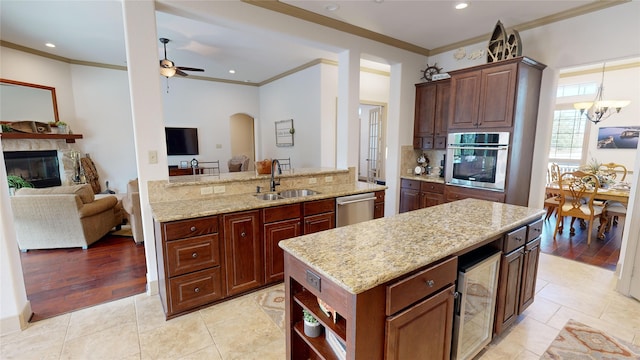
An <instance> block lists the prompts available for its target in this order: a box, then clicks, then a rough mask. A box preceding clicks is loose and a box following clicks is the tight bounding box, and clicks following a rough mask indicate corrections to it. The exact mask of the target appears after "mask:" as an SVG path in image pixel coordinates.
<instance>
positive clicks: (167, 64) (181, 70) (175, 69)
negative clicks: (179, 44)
mask: <svg viewBox="0 0 640 360" xmlns="http://www.w3.org/2000/svg"><path fill="white" fill-rule="evenodd" d="M169 41H171V40H169V39H167V38H160V42H161V43H162V44H163V45H164V59H162V60H160V74H161V75H162V76H165V77H167V78H170V77H172V76H174V75H180V76H189V74H187V73H186V72H185V71H204V69H198V68H191V67H184V66H176V65H175V64H174V63H173V61H171V60H169V59H167V43H168V42H169Z"/></svg>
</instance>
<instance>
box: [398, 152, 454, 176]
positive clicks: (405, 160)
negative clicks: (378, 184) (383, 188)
mask: <svg viewBox="0 0 640 360" xmlns="http://www.w3.org/2000/svg"><path fill="white" fill-rule="evenodd" d="M445 153H446V151H445V150H419V149H414V148H413V146H412V145H403V146H402V147H401V150H400V164H401V168H400V169H401V174H400V175H412V174H413V170H414V169H415V167H416V166H418V161H417V159H418V157H419V156H420V155H422V154H424V155H425V156H426V157H427V158H428V159H429V165H431V167H432V168H436V167H440V160H442V159H443V156H444V154H445Z"/></svg>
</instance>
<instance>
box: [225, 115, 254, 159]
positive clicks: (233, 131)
mask: <svg viewBox="0 0 640 360" xmlns="http://www.w3.org/2000/svg"><path fill="white" fill-rule="evenodd" d="M229 120H230V121H229V123H230V124H229V132H230V139H231V141H230V142H231V157H234V156H240V155H246V156H247V157H249V166H248V168H247V170H253V169H254V163H255V160H256V155H255V154H256V146H255V131H254V129H255V128H254V119H253V117H251V116H249V115H247V114H234V115H231V118H230V119H229Z"/></svg>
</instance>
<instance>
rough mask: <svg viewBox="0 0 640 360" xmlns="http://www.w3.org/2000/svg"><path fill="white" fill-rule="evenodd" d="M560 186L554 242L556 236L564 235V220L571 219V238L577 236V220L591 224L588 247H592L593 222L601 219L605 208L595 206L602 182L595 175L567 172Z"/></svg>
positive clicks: (561, 176)
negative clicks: (575, 224)
mask: <svg viewBox="0 0 640 360" xmlns="http://www.w3.org/2000/svg"><path fill="white" fill-rule="evenodd" d="M558 185H559V187H560V188H561V189H562V191H560V192H559V194H560V204H559V206H558V221H556V228H555V230H554V232H553V240H555V239H556V234H557V233H558V232H559V233H561V234H562V230H563V227H564V218H565V217H567V216H570V217H571V224H570V231H569V234H570V236H572V235H574V234H575V228H574V227H573V223H574V222H575V220H576V219H584V220H585V221H587V222H588V223H589V227H588V228H589V232H588V233H587V245H591V234H592V232H593V222H594V220H595V219H596V218H599V219H600V218H601V216H602V213H603V208H604V207H603V206H599V205H594V204H593V200H594V199H595V197H596V194H597V192H598V189H599V188H600V182H599V181H598V177H597V176H596V175H594V174H590V173H586V172H583V171H574V172H567V173H563V174H561V175H560V179H559V180H558Z"/></svg>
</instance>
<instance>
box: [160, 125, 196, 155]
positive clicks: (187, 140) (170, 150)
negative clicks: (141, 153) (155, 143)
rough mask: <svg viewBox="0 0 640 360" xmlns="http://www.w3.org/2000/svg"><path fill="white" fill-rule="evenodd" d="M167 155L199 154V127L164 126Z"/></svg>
mask: <svg viewBox="0 0 640 360" xmlns="http://www.w3.org/2000/svg"><path fill="white" fill-rule="evenodd" d="M164 133H165V137H166V140H167V155H198V129H196V128H176V127H166V128H164Z"/></svg>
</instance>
